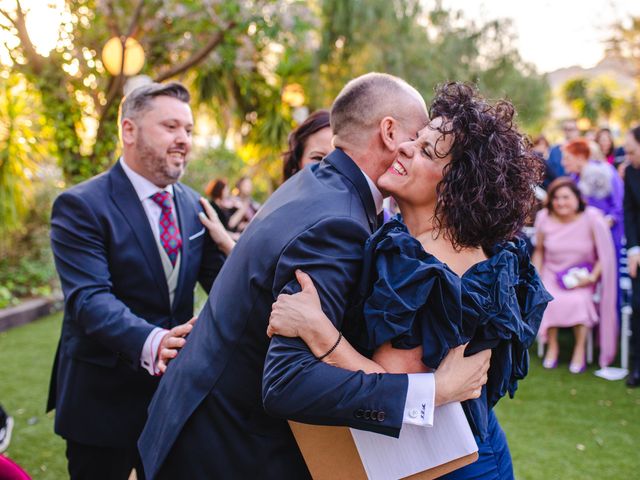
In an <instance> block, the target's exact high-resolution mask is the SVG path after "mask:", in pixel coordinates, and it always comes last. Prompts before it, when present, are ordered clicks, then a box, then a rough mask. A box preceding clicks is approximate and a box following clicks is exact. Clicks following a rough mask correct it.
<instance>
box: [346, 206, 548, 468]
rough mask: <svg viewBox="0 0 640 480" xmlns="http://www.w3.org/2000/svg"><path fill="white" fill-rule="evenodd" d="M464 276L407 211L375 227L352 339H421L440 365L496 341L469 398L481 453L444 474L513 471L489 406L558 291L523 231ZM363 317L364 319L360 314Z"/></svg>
mask: <svg viewBox="0 0 640 480" xmlns="http://www.w3.org/2000/svg"><path fill="white" fill-rule="evenodd" d="M488 253H489V254H490V256H489V258H488V259H487V260H485V261H482V262H480V263H477V264H476V265H474V266H473V267H471V268H470V269H469V270H468V271H467V272H465V274H464V275H463V276H462V277H459V276H457V275H456V274H455V273H454V272H453V271H452V270H450V269H449V268H448V267H447V266H446V265H445V264H444V263H442V262H440V261H439V260H438V259H437V258H435V257H434V256H433V255H431V254H429V253H427V252H425V251H424V249H423V248H422V245H421V244H420V242H419V241H418V240H416V239H415V238H414V237H412V236H411V235H410V234H409V232H408V230H407V227H406V226H405V225H404V224H403V223H402V221H401V218H400V217H399V216H398V217H395V218H394V219H392V220H390V221H389V222H387V223H386V224H384V225H383V226H382V227H381V228H380V229H379V230H378V231H377V232H376V233H374V234H373V235H372V236H371V237H370V238H369V240H368V241H367V244H366V246H365V259H364V260H365V261H364V270H363V279H362V282H361V284H360V288H361V294H363V298H366V300H365V302H364V306H363V308H362V309H361V310H360V311H361V312H363V316H360V317H359V318H358V319H356V320H355V321H350V322H348V323H349V330H350V332H349V334H350V337H351V338H352V340H353V341H354V342H355V343H357V344H359V347H360V348H361V349H363V350H367V351H373V350H375V349H376V348H378V347H379V346H381V345H382V344H384V343H385V342H388V341H391V343H392V345H393V346H394V347H395V348H401V349H410V348H415V347H418V346H421V347H422V349H423V357H422V361H423V363H424V364H425V365H426V366H428V367H430V368H433V369H436V368H437V367H438V365H439V364H440V362H441V361H442V360H443V358H444V357H445V356H446V354H447V353H448V351H449V349H451V348H454V347H457V346H459V345H462V344H464V343H467V342H469V346H468V347H467V349H466V351H465V355H471V354H473V353H477V352H479V351H481V350H484V349H487V348H491V349H492V356H491V366H490V368H489V373H488V376H489V379H488V381H487V384H486V385H485V387H484V388H483V390H482V395H481V397H480V398H478V399H475V400H469V401H466V402H463V404H462V406H463V408H464V411H465V414H466V416H467V419H468V420H469V424H470V425H471V428H472V429H473V431H474V434H475V435H476V441H477V442H478V446H479V449H480V451H479V453H480V459H479V460H478V461H477V462H475V463H473V464H471V465H469V466H467V467H465V468H462V469H460V470H457V471H456V472H453V473H452V474H450V476H447V477H445V478H455V479H462V478H464V479H469V478H501V479H503V478H512V476H513V473H512V469H511V458H510V455H509V451H508V447H507V445H506V439H505V437H504V433H503V432H502V429H501V428H500V426H499V424H498V423H497V420H496V418H495V415H494V414H493V412H492V407H493V406H494V405H495V404H496V403H497V402H498V400H499V399H500V398H502V397H503V396H504V395H505V394H506V393H507V392H508V393H509V395H510V396H511V397H513V394H514V393H515V391H516V389H517V386H518V380H520V379H522V378H524V377H525V375H526V374H527V371H528V368H529V354H528V351H527V349H528V348H529V347H530V346H531V344H532V343H533V341H534V340H535V338H536V334H537V332H538V327H539V326H540V322H541V320H542V314H543V312H544V309H545V308H546V306H547V303H548V302H549V301H550V300H551V299H552V297H551V296H550V295H549V294H548V293H547V291H546V290H545V289H544V287H543V285H542V282H541V281H540V279H539V277H538V275H537V273H536V271H535V269H534V267H533V265H532V264H531V263H530V260H529V255H528V252H527V248H526V244H525V242H524V241H522V240H516V241H514V242H504V243H503V244H501V245H498V246H496V247H495V248H494V249H493V251H491V252H488ZM364 319H366V321H365V320H364Z"/></svg>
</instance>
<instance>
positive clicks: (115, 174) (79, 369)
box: [47, 83, 225, 480]
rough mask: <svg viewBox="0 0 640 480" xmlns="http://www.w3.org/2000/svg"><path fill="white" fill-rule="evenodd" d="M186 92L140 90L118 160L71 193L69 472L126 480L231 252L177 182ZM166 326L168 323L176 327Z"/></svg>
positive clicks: (66, 252) (65, 421) (62, 268)
mask: <svg viewBox="0 0 640 480" xmlns="http://www.w3.org/2000/svg"><path fill="white" fill-rule="evenodd" d="M189 99H190V95H189V92H188V91H187V90H186V88H185V87H184V86H182V85H181V84H179V83H168V84H157V83H154V84H149V85H144V86H141V87H138V88H136V89H135V90H133V91H132V92H130V93H129V94H128V95H127V96H126V97H125V98H124V100H123V102H122V104H121V108H120V123H119V127H120V138H121V142H122V157H121V158H120V160H118V161H117V162H116V163H115V165H114V166H113V167H112V168H111V169H110V170H109V171H108V172H106V173H105V174H103V175H98V176H96V177H94V178H93V179H91V180H89V181H87V182H84V183H81V184H78V185H76V186H74V187H72V188H70V189H69V190H67V191H65V192H63V193H62V194H61V195H60V196H59V197H58V198H57V199H56V201H55V203H54V205H53V211H52V214H51V247H52V250H53V255H54V258H55V263H56V269H57V271H58V274H59V275H60V283H61V284H62V289H63V292H64V299H65V305H64V317H63V320H62V332H61V335H60V342H59V344H58V351H57V353H56V358H55V361H54V366H53V371H52V374H51V386H50V391H49V401H48V404H47V407H48V410H51V409H53V408H55V409H56V418H55V431H56V433H57V434H58V435H60V436H62V437H63V438H64V439H65V440H66V443H67V449H66V455H67V460H68V469H69V477H70V478H71V479H72V480H75V479H110V480H127V479H128V478H129V476H130V473H131V471H132V468H134V467H135V469H136V472H137V478H138V480H142V479H144V474H143V472H142V470H141V464H140V460H139V455H138V449H137V447H136V441H137V439H138V437H139V436H140V432H141V431H142V427H143V425H144V422H145V420H146V417H147V407H148V406H149V402H150V400H151V397H152V396H153V394H154V392H155V390H156V388H157V386H158V383H159V381H160V377H159V375H160V374H161V373H162V372H163V371H164V369H165V367H166V362H168V361H169V360H170V359H172V358H174V357H175V356H176V355H177V352H178V350H179V349H180V348H181V347H182V346H183V345H184V343H185V339H184V337H185V336H186V335H187V334H188V333H189V332H190V331H191V328H192V324H193V322H192V321H191V320H190V319H191V318H192V316H193V307H194V298H193V295H194V288H195V285H196V282H199V283H200V284H201V285H202V287H203V288H204V289H205V290H206V291H209V290H210V289H211V286H212V284H213V281H214V279H215V278H216V276H217V274H218V272H219V271H220V269H221V267H222V264H223V262H224V259H225V257H224V256H223V255H222V253H221V252H220V251H219V250H218V248H217V247H216V246H215V245H214V244H213V242H212V241H211V239H210V238H209V236H208V235H205V234H204V232H203V231H202V230H203V228H202V225H201V223H200V220H199V218H198V212H199V211H201V208H200V205H199V202H198V200H199V195H198V194H197V193H196V192H194V191H193V190H191V189H190V188H188V187H187V186H185V185H182V184H181V183H180V182H179V181H178V180H179V179H180V178H181V176H182V174H183V173H184V169H185V167H186V164H187V162H188V154H189V152H190V150H191V144H192V143H191V131H192V129H193V115H192V113H191V108H190V106H189ZM169 329H170V330H169Z"/></svg>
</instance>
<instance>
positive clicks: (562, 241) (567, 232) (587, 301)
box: [535, 207, 618, 367]
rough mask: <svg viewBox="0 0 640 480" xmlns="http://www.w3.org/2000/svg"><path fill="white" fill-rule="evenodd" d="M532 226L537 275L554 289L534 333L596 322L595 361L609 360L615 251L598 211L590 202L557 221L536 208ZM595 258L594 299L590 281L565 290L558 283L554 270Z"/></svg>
mask: <svg viewBox="0 0 640 480" xmlns="http://www.w3.org/2000/svg"><path fill="white" fill-rule="evenodd" d="M535 227H536V230H537V231H539V232H541V233H542V235H543V242H544V258H543V263H542V271H541V272H540V276H541V278H542V282H543V284H544V286H545V288H546V289H547V290H548V291H549V293H550V294H551V295H553V297H554V299H553V300H552V301H551V302H550V303H549V305H548V307H547V309H546V310H545V312H544V316H543V318H542V324H541V325H540V330H539V336H540V339H541V340H542V341H543V342H546V340H547V337H546V334H547V330H548V329H549V328H553V327H559V328H567V327H573V326H575V325H586V326H588V327H590V328H591V327H593V326H594V325H596V324H597V323H600V327H599V340H600V342H599V343H600V361H599V363H600V365H601V366H603V367H604V366H607V365H609V364H610V363H611V362H612V361H613V359H614V357H615V354H616V348H617V334H618V332H617V327H618V325H617V315H616V306H615V302H616V297H615V296H616V293H615V292H616V288H615V287H616V284H615V282H616V271H615V251H614V248H613V241H612V240H611V235H610V234H609V228H608V226H607V224H606V223H605V221H604V217H603V215H602V213H600V212H599V211H598V210H597V209H595V208H593V207H587V209H586V210H585V211H584V212H583V214H582V215H580V216H579V217H578V218H577V219H576V220H574V221H572V222H569V223H561V222H559V221H557V220H555V219H554V218H553V217H551V216H550V215H549V213H548V211H547V210H546V209H543V210H541V211H540V212H538V216H537V217H536V223H535ZM598 260H599V261H600V264H601V266H602V275H601V281H600V296H601V301H600V302H599V303H598V304H596V303H594V297H593V295H594V291H595V288H594V286H593V285H590V286H587V287H580V288H574V289H571V290H566V289H564V288H562V287H561V286H560V284H559V283H558V279H557V274H558V273H560V272H564V271H566V270H567V269H569V268H571V267H574V266H576V265H579V264H581V263H589V264H591V265H594V264H595V263H596V262H597V261H598Z"/></svg>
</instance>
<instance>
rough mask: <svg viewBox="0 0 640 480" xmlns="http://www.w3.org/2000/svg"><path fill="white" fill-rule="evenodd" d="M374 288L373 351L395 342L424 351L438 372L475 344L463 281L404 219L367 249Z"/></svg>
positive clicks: (370, 310)
mask: <svg viewBox="0 0 640 480" xmlns="http://www.w3.org/2000/svg"><path fill="white" fill-rule="evenodd" d="M367 265H373V268H372V272H371V273H372V275H371V277H372V281H373V287H372V291H371V293H370V295H369V296H368V298H367V300H366V301H365V304H364V317H365V318H366V322H365V323H366V328H367V339H368V348H369V349H370V350H373V349H375V348H377V347H379V346H380V345H382V344H384V343H385V342H388V341H392V344H393V346H394V347H396V348H405V349H406V348H414V347H418V346H422V347H423V363H425V365H427V366H429V367H431V368H436V367H437V366H438V365H439V364H440V361H441V360H442V359H443V358H444V356H445V355H446V353H447V352H448V350H449V349H450V348H453V347H455V346H457V345H461V344H462V343H465V342H466V341H468V340H469V339H470V335H471V333H472V330H471V329H470V328H469V327H470V324H469V322H465V321H463V316H462V291H461V282H460V279H459V278H458V277H457V276H456V275H455V274H454V273H453V272H452V271H451V270H449V269H448V268H447V267H446V265H444V264H443V263H442V262H440V261H439V260H438V259H437V258H435V257H434V256H433V255H431V254H429V253H427V252H425V251H424V249H423V248H422V245H421V244H420V242H419V241H418V240H416V239H415V238H414V237H412V236H411V235H410V234H409V232H408V230H407V227H406V226H405V225H404V224H403V223H402V221H401V220H400V217H395V218H393V219H391V220H390V221H389V222H387V223H386V224H384V226H383V227H382V228H381V229H379V230H378V231H377V232H376V233H375V234H374V235H373V236H372V237H371V238H370V239H369V241H368V242H367V244H366V246H365V268H366V266H367Z"/></svg>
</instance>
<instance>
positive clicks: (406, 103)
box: [331, 73, 427, 145]
mask: <svg viewBox="0 0 640 480" xmlns="http://www.w3.org/2000/svg"><path fill="white" fill-rule="evenodd" d="M426 112H427V108H426V105H425V103H424V100H423V99H422V96H421V95H420V93H418V91H417V90H416V89H415V88H413V87H412V86H411V85H409V84H408V83H407V82H405V81H404V80H402V79H400V78H398V77H394V76H393V75H387V74H385V73H367V74H366V75H362V76H360V77H358V78H355V79H354V80H351V81H350V82H349V83H347V85H345V87H344V88H343V89H342V91H341V92H340V94H339V95H338V97H337V98H336V99H335V101H334V102H333V106H332V107H331V129H332V130H333V133H334V135H335V136H336V144H337V145H338V144H339V143H340V141H347V142H349V143H360V142H361V141H362V140H363V139H365V138H366V136H369V135H370V134H371V133H372V132H373V130H374V129H376V128H378V126H379V124H380V121H381V120H382V119H383V118H385V117H393V118H395V119H396V120H398V121H399V122H406V121H409V120H411V121H413V120H414V118H413V117H415V116H416V115H418V116H421V117H424V118H425V121H426V115H427V113H426Z"/></svg>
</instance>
